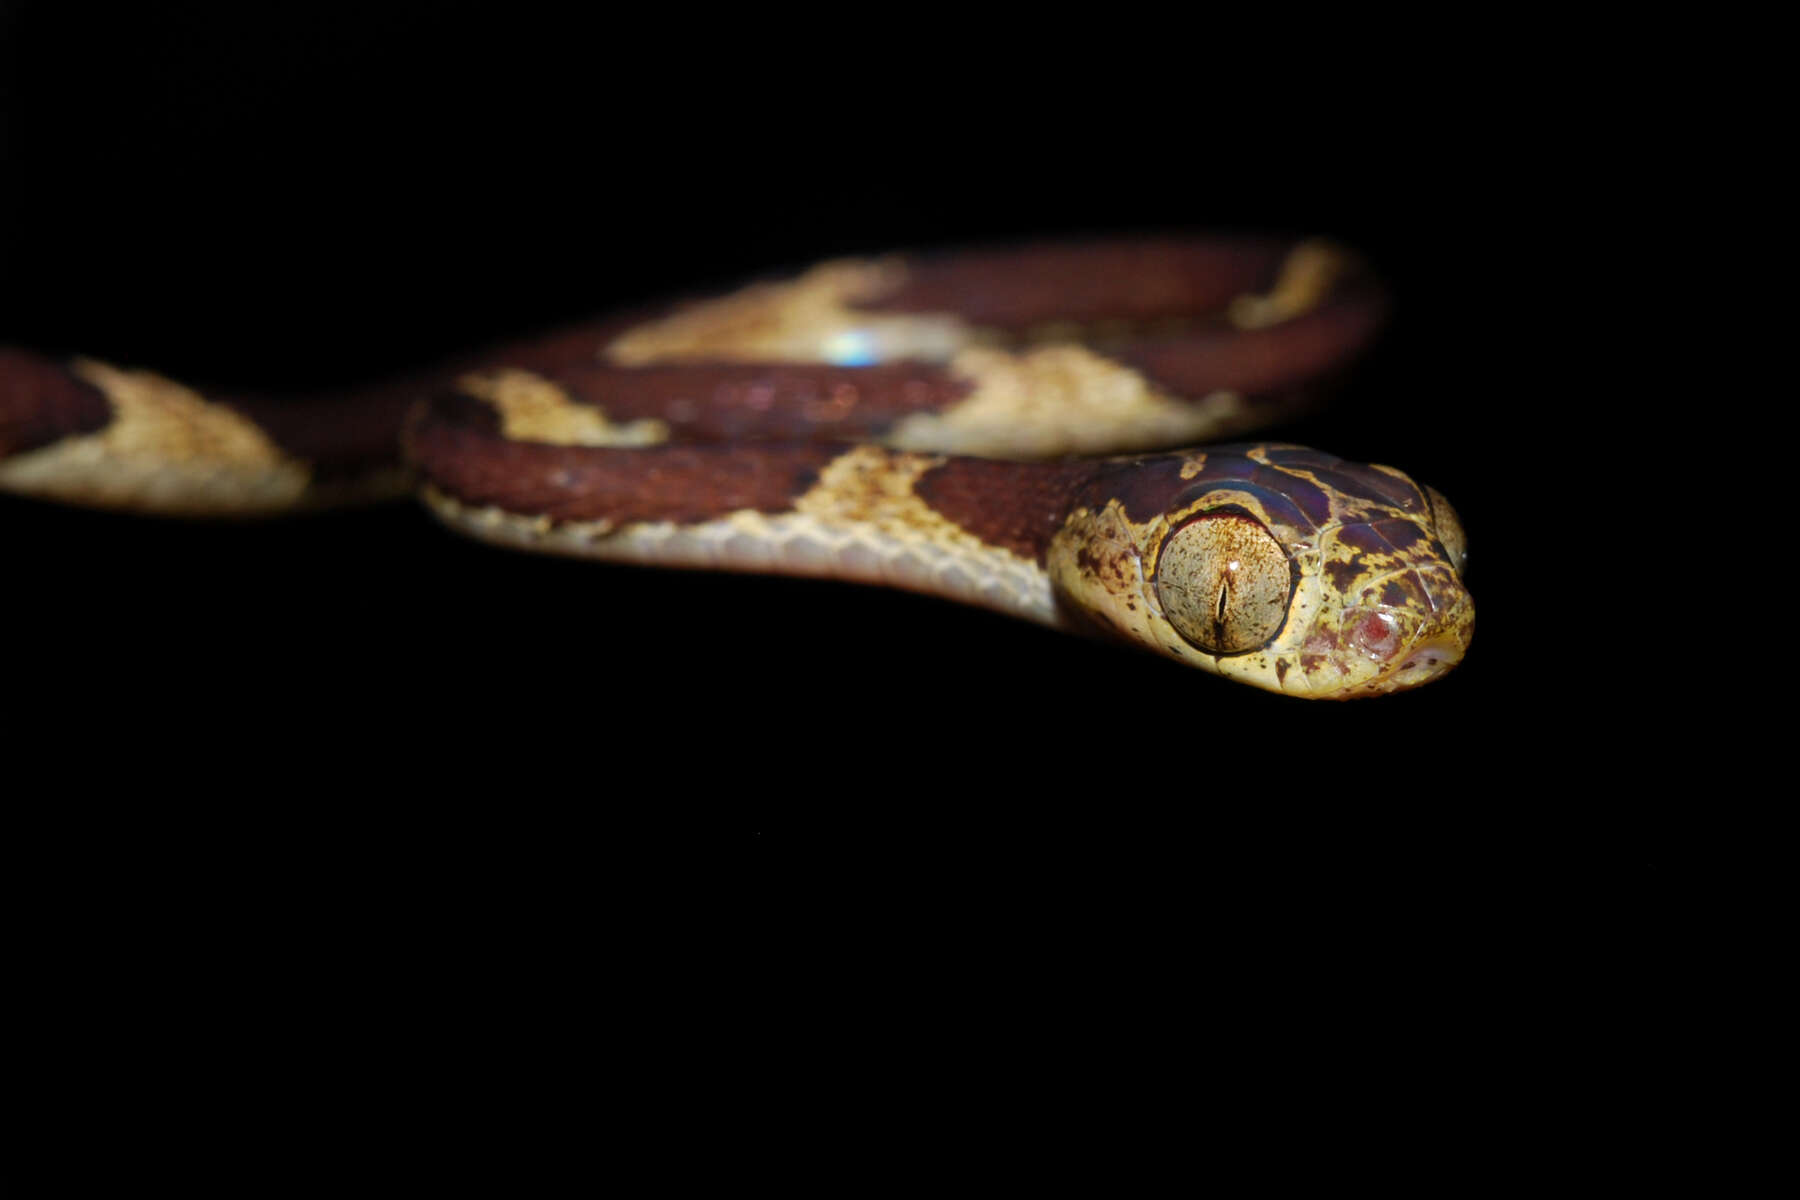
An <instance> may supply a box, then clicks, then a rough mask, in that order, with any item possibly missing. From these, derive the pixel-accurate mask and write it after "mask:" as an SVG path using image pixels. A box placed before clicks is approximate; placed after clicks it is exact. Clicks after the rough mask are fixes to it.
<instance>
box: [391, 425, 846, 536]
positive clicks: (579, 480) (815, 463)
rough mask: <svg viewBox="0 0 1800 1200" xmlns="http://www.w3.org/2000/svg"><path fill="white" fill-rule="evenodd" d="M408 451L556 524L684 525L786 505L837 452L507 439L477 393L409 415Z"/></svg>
mask: <svg viewBox="0 0 1800 1200" xmlns="http://www.w3.org/2000/svg"><path fill="white" fill-rule="evenodd" d="M406 451H407V456H408V458H409V459H410V460H411V461H412V462H413V463H414V464H415V465H416V466H417V467H418V468H419V469H420V471H421V472H422V473H423V474H424V476H425V478H426V479H427V480H428V481H429V482H431V483H432V484H433V485H434V486H436V487H437V488H438V489H439V490H440V491H443V492H445V493H447V494H448V495H450V496H453V497H455V498H456V499H458V500H460V501H462V502H463V503H465V504H469V505H476V506H486V505H491V506H493V507H496V508H500V509H503V510H505V511H507V512H512V513H519V514H523V515H527V516H547V517H550V518H551V519H553V520H557V521H600V520H606V521H611V522H613V523H614V524H619V525H625V524H631V523H634V522H639V521H672V522H675V523H677V524H693V523H695V522H699V521H706V520H711V519H713V518H715V517H720V516H723V515H725V514H726V513H730V512H737V511H741V510H745V509H749V510H754V511H756V512H763V513H779V512H788V511H791V510H792V509H793V507H794V501H795V500H796V499H798V498H799V497H800V496H801V495H802V494H804V493H805V492H806V490H807V489H808V488H809V487H811V486H812V484H813V482H814V481H815V480H816V479H817V478H818V475H819V472H820V471H821V470H823V469H824V467H825V465H826V464H827V463H829V462H830V461H831V460H832V459H833V458H836V457H837V456H838V455H839V454H840V453H842V452H843V451H842V448H841V447H836V446H831V445H827V444H822V443H784V442H770V443H768V444H766V445H764V446H761V447H759V449H758V451H757V453H755V454H753V455H746V454H744V453H743V451H742V449H741V448H737V447H733V446H726V445H720V446H712V445H686V446H653V447H647V448H631V449H620V448H616V447H610V446H608V447H595V446H549V445H543V444H540V443H535V442H512V441H508V440H506V439H505V438H504V437H502V436H500V432H499V420H498V417H497V416H496V415H495V414H494V413H493V411H492V410H491V409H488V408H487V406H486V405H485V404H483V403H482V402H481V401H479V400H474V399H472V398H470V397H467V396H460V395H443V396H438V397H434V398H433V400H432V401H431V402H430V404H428V405H427V406H425V407H424V408H423V409H422V410H421V411H420V412H419V413H418V414H416V415H415V417H414V419H413V420H412V421H410V422H409V425H408V429H407V434H406Z"/></svg>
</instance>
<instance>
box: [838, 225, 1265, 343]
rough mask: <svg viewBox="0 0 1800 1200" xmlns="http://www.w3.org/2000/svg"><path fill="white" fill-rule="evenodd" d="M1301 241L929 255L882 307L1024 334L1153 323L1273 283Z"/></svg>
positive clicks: (911, 265) (1210, 308)
mask: <svg viewBox="0 0 1800 1200" xmlns="http://www.w3.org/2000/svg"><path fill="white" fill-rule="evenodd" d="M1292 247H1293V243H1292V242H1287V241H1281V240H1277V239H1256V238H1239V239H1213V240H1194V239H1188V240H1180V239H1144V240H1138V241H1119V242H1101V243H1091V244H1087V245H1073V246H1068V245H1063V246H1057V245H1045V246H1027V247H1022V248H1019V249H1012V250H994V251H985V252H974V253H954V254H946V255H942V256H930V255H927V256H922V257H919V258H914V259H909V260H908V261H907V275H906V279H905V282H904V283H903V284H902V285H901V286H900V288H899V289H898V290H896V291H895V292H893V293H890V294H889V295H887V296H884V297H882V298H881V299H880V300H879V301H876V302H874V303H871V304H869V305H866V306H865V307H866V308H868V309H869V310H872V311H880V312H949V313H956V314H958V315H960V316H962V317H963V318H965V319H967V320H968V321H970V322H972V323H974V324H976V325H985V326H989V327H991V328H995V329H1003V330H1008V331H1022V330H1024V329H1027V328H1029V327H1030V326H1033V325H1039V324H1043V323H1046V322H1052V321H1054V322H1065V321H1066V322H1075V323H1087V322H1097V321H1104V320H1122V321H1153V320H1157V319H1159V318H1165V317H1191V316H1200V315H1205V314H1208V313H1213V312H1218V311H1221V310H1223V309H1224V308H1225V307H1226V305H1228V304H1229V303H1230V302H1231V301H1232V300H1233V299H1234V298H1235V297H1237V296H1240V295H1242V294H1244V293H1246V292H1257V291H1262V290H1264V289H1266V288H1267V287H1268V286H1269V285H1270V284H1271V283H1273V281H1274V279H1275V278H1276V275H1277V272H1278V271H1279V269H1280V267H1281V264H1282V262H1283V260H1284V259H1285V258H1286V256H1287V253H1288V251H1289V250H1290V249H1292Z"/></svg>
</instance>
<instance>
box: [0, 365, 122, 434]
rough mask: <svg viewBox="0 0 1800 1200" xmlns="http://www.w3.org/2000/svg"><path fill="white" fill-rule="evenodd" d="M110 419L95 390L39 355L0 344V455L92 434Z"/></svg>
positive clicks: (109, 411) (104, 402) (109, 407)
mask: <svg viewBox="0 0 1800 1200" xmlns="http://www.w3.org/2000/svg"><path fill="white" fill-rule="evenodd" d="M110 420H112V405H111V404H109V403H107V400H106V396H105V395H104V394H103V393H102V392H101V391H100V389H99V388H96V387H94V386H92V385H91V384H88V383H85V382H83V381H82V380H80V379H78V378H76V377H75V376H74V375H72V374H70V372H69V370H68V368H66V367H64V366H62V365H60V364H59V363H56V362H53V361H51V360H50V359H48V358H45V357H44V356H43V355H41V354H34V353H32V352H31V351H29V350H21V349H17V348H15V347H12V346H0V458H6V457H7V456H8V455H13V454H22V453H24V452H25V451H27V450H36V449H37V448H38V447H40V446H48V445H49V444H50V443H52V442H58V441H61V440H62V439H63V438H66V437H74V436H78V435H80V434H84V433H94V432H96V431H98V430H100V429H104V428H105V427H106V423H107V422H108V421H110Z"/></svg>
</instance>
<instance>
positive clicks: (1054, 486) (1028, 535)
mask: <svg viewBox="0 0 1800 1200" xmlns="http://www.w3.org/2000/svg"><path fill="white" fill-rule="evenodd" d="M1093 472H1094V466H1093V464H1090V463H1082V462H1067V463H1016V462H997V461H994V460H991V459H982V458H952V459H949V460H947V461H946V462H945V463H944V464H943V465H942V466H938V467H933V468H932V469H931V470H929V471H926V472H925V473H924V474H923V475H921V476H920V477H919V480H918V482H917V483H915V484H914V485H913V491H914V493H915V494H916V495H917V496H918V497H919V498H920V499H922V500H923V501H925V503H926V504H927V505H928V506H929V507H930V508H931V509H932V511H934V512H936V513H937V514H938V515H940V516H942V517H943V518H945V519H946V520H948V521H950V522H951V523H952V524H955V525H957V526H960V527H961V528H963V529H966V530H968V531H969V532H970V533H971V534H973V535H974V536H976V537H978V538H980V539H981V540H982V541H984V542H987V543H989V544H990V545H996V546H1004V547H1005V548H1006V549H1008V550H1011V551H1012V552H1013V553H1014V554H1017V555H1019V556H1020V557H1021V558H1029V559H1034V560H1036V561H1037V562H1040V563H1041V562H1043V561H1044V558H1045V555H1046V554H1047V552H1048V551H1049V549H1050V539H1051V538H1052V537H1054V536H1055V534H1056V531H1057V530H1058V529H1061V528H1062V525H1063V521H1064V520H1066V519H1067V517H1068V515H1069V512H1070V510H1071V508H1072V507H1073V504H1074V501H1075V498H1076V496H1077V495H1078V494H1079V493H1080V492H1081V490H1082V488H1083V485H1085V484H1086V483H1087V481H1088V480H1089V478H1090V477H1091V476H1092V475H1093Z"/></svg>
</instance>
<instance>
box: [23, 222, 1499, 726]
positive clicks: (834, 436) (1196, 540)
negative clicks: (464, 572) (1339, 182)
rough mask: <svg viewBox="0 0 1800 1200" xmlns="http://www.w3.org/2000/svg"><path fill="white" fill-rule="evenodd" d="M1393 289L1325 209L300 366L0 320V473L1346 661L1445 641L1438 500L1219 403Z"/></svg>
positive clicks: (1450, 653)
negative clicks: (919, 595)
mask: <svg viewBox="0 0 1800 1200" xmlns="http://www.w3.org/2000/svg"><path fill="white" fill-rule="evenodd" d="M1387 306H1388V297H1387V294H1386V291H1385V289H1384V288H1383V286H1382V284H1381V282H1380V281H1379V280H1378V279H1377V278H1376V276H1375V274H1374V273H1373V271H1372V270H1371V269H1370V268H1369V266H1368V265H1367V264H1366V263H1365V262H1364V261H1363V260H1362V258H1361V257H1360V256H1359V255H1357V254H1355V253H1354V252H1352V251H1350V250H1348V249H1346V248H1344V247H1342V246H1339V245H1336V244H1334V243H1331V242H1328V241H1323V240H1319V239H1312V238H1278V237H1249V236H1230V237H1222V236H1221V237H1191V236H1190V237H1166V238H1134V239H1128V240H1098V241H1087V242H1065V243H1057V242H1048V243H1038V244H1028V245H1019V246H1005V247H999V248H990V249H976V250H969V249H961V250H948V251H937V252H925V253H914V254H890V255H885V256H878V257H869V258H858V259H835V260H832V261H828V262H824V263H820V264H817V265H815V266H812V267H810V268H807V269H805V270H802V271H798V272H795V273H791V274H787V275H783V276H779V277H775V278H769V279H763V280H759V281H756V282H752V283H749V284H746V285H744V286H742V287H740V288H738V289H736V290H734V291H730V292H726V293H724V294H719V295H712V296H706V297H701V298H698V299H686V300H679V301H675V302H672V303H669V304H664V305H657V306H648V307H646V308H645V309H642V310H639V311H635V312H629V313H623V314H614V315H611V316H607V317H603V318H601V319H599V320H596V321H592V322H588V323H585V324H581V325H576V326H572V327H568V328H564V329H560V330H556V331H553V332H551V333H548V334H545V335H542V336H538V337H534V338H529V339H522V340H518V341H514V342H511V343H507V344H504V345H500V346H496V347H492V348H488V349H485V350H480V351H475V352H472V353H470V354H467V355H465V356H462V357H460V358H459V359H457V360H456V361H453V362H449V363H444V364H441V365H439V366H436V367H433V368H430V369H427V370H425V371H421V372H417V373H414V374H410V375H407V376H404V377H401V378H398V379H392V380H381V381H377V382H374V383H371V384H367V385H362V386H357V387H352V388H346V389H340V390H335V391H332V392H329V393H327V394H321V395H315V396H309V397H305V398H304V399H303V401H296V400H295V399H294V398H292V397H276V396H268V395H252V394H240V393H235V392H232V393H221V392H211V391H209V392H205V393H203V392H201V391H199V390H196V389H194V388H190V387H188V386H185V385H183V384H181V383H178V382H175V381H174V380H171V379H169V378H167V377H165V376H162V375H160V374H157V373H156V372H154V371H149V370H142V369H135V368H130V369H128V368H122V367H119V366H116V365H113V364H110V363H107V362H103V361H100V360H96V359H90V358H73V359H67V360H65V359H61V358H57V357H52V356H50V355H47V354H44V353H41V352H39V351H36V350H33V349H28V348H24V347H18V346H0V490H3V491H7V492H12V493H16V494H19V495H22V496H27V497H32V498H35V499H37V500H39V501H46V502H53V503H61V504H71V505H79V506H85V507H91V508H102V509H112V510H120V511H129V512H134V513H149V514H156V515H162V516H171V517H183V518H246V517H261V516H268V515H271V514H276V513H285V512H292V511H303V510H307V509H316V508H323V507H329V506H338V505H346V504H353V503H363V502H369V501H373V500H378V499H384V498H390V497H394V496H398V495H403V494H406V493H409V492H410V493H414V494H416V495H417V496H419V497H420V499H421V500H422V502H423V503H424V505H425V506H426V507H427V508H428V509H429V510H430V511H431V513H432V514H433V515H434V516H435V517H436V518H437V520H439V521H440V522H442V524H443V525H445V526H447V527H448V528H450V529H452V530H455V531H457V532H459V533H462V534H466V535H468V536H471V537H474V538H477V539H480V540H482V541H485V542H488V543H492V544H494V545H497V546H502V547H507V548H511V549H516V550H524V551H531V552H538V553H549V554H556V555H564V556H574V557H581V558H592V559H598V560H605V561H610V562H615V563H635V564H643V565H649V566H656V567H673V568H698V569H707V570H727V571H747V572H757V573H768V574H788V575H801V576H815V577H825V578H835V579H844V580H853V581H857V582H861V583H867V584H875V585H881V586H887V587H895V588H901V589H906V590H910V591H915V592H923V593H928V594H931V595H935V596H939V597H943V598H946V599H949V600H953V601H956V602H960V603H963V604H969V605H974V606H978V607H983V608H988V609H992V610H996V611H999V612H1002V613H1006V614H1009V615H1011V616H1015V617H1019V618H1023V619H1026V620H1029V621H1034V622H1037V623H1040V624H1042V625H1046V626H1049V627H1052V628H1056V629H1060V630H1065V631H1068V632H1071V633H1076V634H1080V635H1083V636H1088V637H1095V638H1100V639H1103V640H1111V641H1115V642H1119V643H1123V644H1126V645H1130V646H1135V647H1137V648H1139V649H1141V650H1146V651H1149V652H1151V653H1153V654H1157V655H1160V656H1162V657H1164V658H1168V659H1173V660H1175V661H1176V662H1179V663H1182V664H1185V665H1187V666H1191V667H1197V668H1199V669H1200V670H1202V671H1204V672H1208V673H1210V674H1212V675H1216V676H1220V677H1223V678H1226V679H1230V680H1236V681H1238V682H1241V683H1245V684H1249V685H1251V686H1253V687H1258V688H1262V689H1264V690H1267V691H1272V692H1277V693H1281V694H1284V695H1288V696H1293V697H1299V698H1306V699H1350V698H1356V697H1364V696H1373V695H1380V694H1385V693H1392V692H1398V691H1403V690H1406V689H1410V688H1414V687H1417V686H1419V685H1421V684H1424V683H1427V682H1430V681H1432V680H1435V679H1438V678H1440V677H1442V676H1443V675H1444V674H1445V673H1446V672H1448V671H1449V670H1451V668H1453V667H1454V666H1455V665H1456V664H1457V663H1458V662H1460V661H1461V660H1462V658H1463V657H1464V655H1465V653H1466V652H1467V650H1468V647H1469V645H1470V641H1471V638H1472V634H1473V628H1474V605H1473V602H1472V600H1471V598H1470V595H1469V592H1468V590H1467V588H1466V586H1465V585H1464V574H1465V571H1466V567H1467V541H1466V537H1465V535H1464V532H1463V529H1462V525H1461V522H1460V520H1459V518H1458V517H1457V515H1456V512H1455V510H1454V509H1453V508H1452V507H1451V505H1450V503H1449V501H1448V500H1447V499H1446V498H1445V497H1444V496H1443V495H1442V494H1441V493H1439V492H1438V491H1437V490H1436V489H1434V488H1432V487H1429V486H1427V485H1423V484H1421V483H1418V482H1416V481H1415V480H1414V479H1413V477H1412V476H1411V475H1409V474H1407V473H1405V472H1404V471H1402V470H1399V469H1396V468H1393V467H1389V466H1385V465H1382V464H1376V463H1357V462H1350V461H1346V460H1343V459H1340V458H1337V457H1335V456H1333V455H1331V454H1329V453H1326V452H1323V451H1320V450H1315V449H1310V448H1307V447H1304V446H1300V445H1296V444H1292V443H1288V442H1280V441H1256V440H1246V439H1253V438H1254V435H1255V433H1256V431H1257V430H1259V429H1262V428H1266V427H1268V426H1269V425H1271V424H1274V423H1277V422H1279V421H1281V420H1284V419H1286V418H1288V417H1290V416H1292V415H1293V414H1295V413H1298V412H1301V411H1304V409H1305V407H1306V406H1308V405H1310V404H1311V403H1312V402H1313V401H1314V399H1315V398H1316V396H1317V395H1318V394H1319V393H1320V392H1321V391H1322V390H1325V389H1326V388H1327V387H1328V385H1329V384H1330V382H1331V381H1332V380H1333V379H1335V378H1337V377H1340V376H1341V375H1342V374H1343V373H1344V372H1345V370H1346V369H1347V368H1348V366H1349V365H1350V364H1351V363H1352V362H1353V361H1354V359H1355V358H1356V357H1357V355H1358V354H1360V353H1361V352H1362V351H1363V350H1364V349H1365V348H1366V347H1367V346H1368V345H1369V344H1370V343H1371V341H1372V340H1373V339H1374V337H1375V336H1376V335H1377V333H1378V332H1379V329H1380V327H1381V325H1382V322H1383V318H1384V316H1385V313H1386V311H1387ZM1220 439H1237V440H1234V441H1223V442H1221V441H1220Z"/></svg>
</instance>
